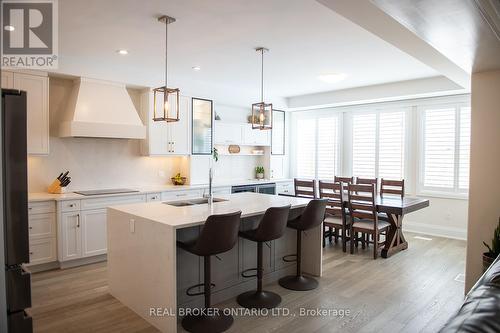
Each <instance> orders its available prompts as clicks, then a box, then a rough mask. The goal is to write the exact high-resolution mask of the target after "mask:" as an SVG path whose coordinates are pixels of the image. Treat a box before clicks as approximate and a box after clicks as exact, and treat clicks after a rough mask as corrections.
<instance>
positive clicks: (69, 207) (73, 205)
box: [60, 200, 80, 212]
mask: <svg viewBox="0 0 500 333" xmlns="http://www.w3.org/2000/svg"><path fill="white" fill-rule="evenodd" d="M60 205H61V212H74V211H77V210H80V200H68V201H61V204H60Z"/></svg>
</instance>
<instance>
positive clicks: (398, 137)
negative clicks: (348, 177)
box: [352, 110, 406, 179]
mask: <svg viewBox="0 0 500 333" xmlns="http://www.w3.org/2000/svg"><path fill="white" fill-rule="evenodd" d="M405 113H406V112H405V111H404V110H398V111H387V112H386V111H380V112H373V113H364V114H363V113H358V114H354V115H353V117H352V175H353V176H355V177H361V178H375V177H379V178H387V179H403V178H404V158H405V156H404V155H405V118H406V117H405Z"/></svg>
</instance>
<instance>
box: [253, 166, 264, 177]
mask: <svg viewBox="0 0 500 333" xmlns="http://www.w3.org/2000/svg"><path fill="white" fill-rule="evenodd" d="M255 177H256V178H257V179H264V167H263V166H258V167H256V168H255Z"/></svg>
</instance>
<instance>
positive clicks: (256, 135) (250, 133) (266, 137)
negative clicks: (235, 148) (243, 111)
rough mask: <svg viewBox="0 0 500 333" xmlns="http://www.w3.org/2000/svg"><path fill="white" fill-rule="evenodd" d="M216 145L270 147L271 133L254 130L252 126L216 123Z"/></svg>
mask: <svg viewBox="0 0 500 333" xmlns="http://www.w3.org/2000/svg"><path fill="white" fill-rule="evenodd" d="M215 124H216V125H215V143H216V144H219V145H233V144H234V145H243V146H270V145H271V131H267V130H262V131H261V130H255V129H252V124H234V123H222V122H219V121H217V122H216V123H215Z"/></svg>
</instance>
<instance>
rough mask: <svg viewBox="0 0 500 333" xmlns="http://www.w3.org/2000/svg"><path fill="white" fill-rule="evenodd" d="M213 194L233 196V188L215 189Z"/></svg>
mask: <svg viewBox="0 0 500 333" xmlns="http://www.w3.org/2000/svg"><path fill="white" fill-rule="evenodd" d="M205 193H206V194H208V189H206V192H205ZM212 193H213V194H214V195H215V194H231V188H230V187H217V188H214V189H213V191H212Z"/></svg>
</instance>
